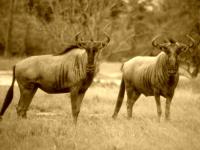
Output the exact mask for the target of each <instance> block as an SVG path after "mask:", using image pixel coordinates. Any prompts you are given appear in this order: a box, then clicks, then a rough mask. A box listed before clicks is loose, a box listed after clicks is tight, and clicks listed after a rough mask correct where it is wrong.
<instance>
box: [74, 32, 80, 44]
mask: <svg viewBox="0 0 200 150" xmlns="http://www.w3.org/2000/svg"><path fill="white" fill-rule="evenodd" d="M80 34H81V32H79V33H78V34H76V36H75V41H76V42H77V43H78V42H79V35H80Z"/></svg>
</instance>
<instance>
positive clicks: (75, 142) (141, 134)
mask: <svg viewBox="0 0 200 150" xmlns="http://www.w3.org/2000/svg"><path fill="white" fill-rule="evenodd" d="M116 66H117V68H118V69H116ZM119 67H120V64H117V65H112V64H109V65H106V64H105V63H103V64H102V66H101V73H102V72H103V73H104V72H109V71H110V72H116V73H119ZM113 68H114V70H112V69H113ZM199 81H200V79H198V78H197V79H195V80H193V81H190V82H189V81H188V80H181V82H180V83H179V87H178V89H177V90H176V93H175V96H174V99H173V102H172V106H171V118H172V120H171V121H170V122H165V121H164V119H163V118H162V120H161V122H160V123H158V122H157V120H156V119H157V114H156V106H155V101H154V98H153V97H144V96H141V97H140V98H139V100H138V101H137V102H136V104H135V106H134V111H133V118H132V119H131V120H127V119H126V105H125V102H126V100H124V103H123V105H122V108H121V111H120V113H119V115H118V118H117V119H116V120H113V119H112V118H111V115H112V113H113V110H114V105H115V102H116V97H117V94H118V90H119V89H118V88H119V87H118V86H116V85H112V84H94V85H93V86H92V87H90V88H89V90H88V91H87V94H86V96H85V98H84V100H83V104H82V108H81V113H80V115H79V120H78V125H77V127H76V128H75V126H74V125H73V123H72V117H71V105H70V99H69V95H68V94H57V95H48V94H46V93H44V92H42V91H38V92H37V93H36V95H35V97H34V99H33V102H32V104H31V106H30V109H29V111H28V119H25V120H24V119H19V118H17V114H16V110H15V106H16V104H17V103H18V99H19V90H18V88H17V87H16V88H15V94H14V99H13V102H12V104H11V106H10V107H9V108H8V110H7V112H6V113H5V115H4V119H3V120H2V121H1V122H0V139H1V140H0V149H2V150H27V149H31V150H64V149H65V150H66V149H67V150H71V149H78V150H84V149H85V150H86V149H87V150H133V149H134V150H169V149H170V150H198V149H200V143H199V139H200V94H199V90H198V88H199V87H200V85H199V84H198V82H199ZM7 89H8V87H0V92H1V93H0V100H1V101H0V106H1V105H2V100H3V99H4V96H5V94H6V91H7ZM164 103H165V100H164V99H163V98H162V106H163V116H164ZM75 131H76V132H75Z"/></svg>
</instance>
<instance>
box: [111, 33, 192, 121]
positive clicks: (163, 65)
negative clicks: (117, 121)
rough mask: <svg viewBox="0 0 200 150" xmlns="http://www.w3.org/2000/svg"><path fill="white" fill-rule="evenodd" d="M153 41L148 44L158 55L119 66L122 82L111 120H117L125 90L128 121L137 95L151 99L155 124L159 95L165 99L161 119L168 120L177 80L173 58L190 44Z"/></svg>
mask: <svg viewBox="0 0 200 150" xmlns="http://www.w3.org/2000/svg"><path fill="white" fill-rule="evenodd" d="M157 38H158V37H157ZM157 38H155V39H154V40H153V41H152V45H153V46H154V47H156V48H159V49H160V50H162V52H161V53H160V54H159V55H158V56H156V57H153V56H137V57H134V58H132V59H130V60H128V61H127V62H125V63H124V64H123V66H122V73H123V74H122V80H121V85H120V90H119V94H118V98H117V103H116V106H115V110H114V114H113V118H116V117H117V114H118V112H119V110H120V107H121V104H122V101H123V98H124V93H125V89H126V92H127V115H128V118H131V117H132V107H133V105H134V103H135V102H136V100H137V99H138V98H139V96H140V95H141V94H144V95H145V96H155V101H156V105H157V113H158V120H159V121H160V117H161V113H162V110H161V106H160V96H163V97H165V98H166V107H165V118H166V120H169V118H170V104H171V101H172V97H173V95H174V90H175V88H176V86H177V83H178V80H179V74H178V68H179V64H178V61H177V57H178V55H179V54H180V53H181V52H183V51H185V50H187V49H188V48H190V47H192V46H193V45H194V44H193V42H191V45H185V44H183V43H179V42H176V41H175V40H173V39H169V40H168V41H169V42H167V43H162V44H158V43H156V40H157Z"/></svg>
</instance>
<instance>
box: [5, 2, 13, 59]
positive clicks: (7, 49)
mask: <svg viewBox="0 0 200 150" xmlns="http://www.w3.org/2000/svg"><path fill="white" fill-rule="evenodd" d="M14 3H15V0H10V8H9V19H8V28H7V37H6V46H5V51H4V56H6V57H8V56H11V55H12V30H13V15H14Z"/></svg>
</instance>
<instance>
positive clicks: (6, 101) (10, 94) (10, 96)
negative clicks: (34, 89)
mask: <svg viewBox="0 0 200 150" xmlns="http://www.w3.org/2000/svg"><path fill="white" fill-rule="evenodd" d="M14 83H15V66H13V80H12V84H11V86H10V88H9V89H8V92H7V95H6V97H5V99H4V102H3V106H2V108H1V112H0V117H1V116H3V114H4V112H5V111H6V109H7V108H8V106H9V105H10V103H11V101H12V99H13V87H14Z"/></svg>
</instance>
